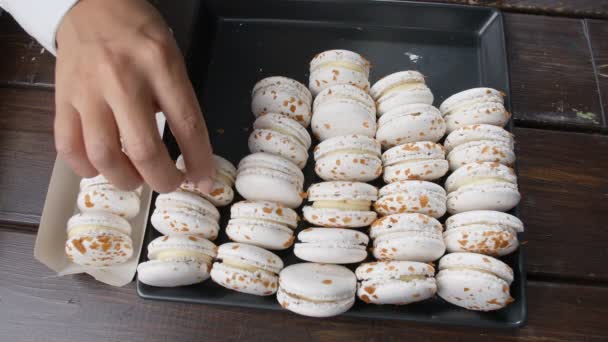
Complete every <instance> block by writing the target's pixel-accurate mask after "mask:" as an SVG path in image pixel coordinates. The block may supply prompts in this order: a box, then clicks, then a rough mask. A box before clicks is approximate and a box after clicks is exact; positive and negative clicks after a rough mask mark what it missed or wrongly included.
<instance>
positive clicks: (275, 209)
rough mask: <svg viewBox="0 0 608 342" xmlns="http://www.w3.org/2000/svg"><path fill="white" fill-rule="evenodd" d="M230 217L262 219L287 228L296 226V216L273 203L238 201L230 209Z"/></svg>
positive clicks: (294, 213) (293, 212)
mask: <svg viewBox="0 0 608 342" xmlns="http://www.w3.org/2000/svg"><path fill="white" fill-rule="evenodd" d="M230 217H231V218H233V219H263V220H267V221H274V222H276V223H280V224H283V225H285V226H287V227H294V228H295V227H296V226H297V225H298V219H299V218H298V214H297V213H296V212H295V211H294V210H293V209H290V208H286V207H284V206H282V205H280V204H278V203H275V202H268V201H240V202H237V203H235V204H234V205H232V207H230Z"/></svg>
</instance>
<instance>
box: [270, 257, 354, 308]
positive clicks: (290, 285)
mask: <svg viewBox="0 0 608 342" xmlns="http://www.w3.org/2000/svg"><path fill="white" fill-rule="evenodd" d="M279 278H280V280H279V282H280V285H281V288H282V289H283V290H284V291H287V292H288V293H290V294H294V295H297V296H300V297H304V298H309V299H312V300H315V301H343V300H347V301H348V300H350V299H354V297H355V292H356V287H357V278H356V277H355V274H354V273H353V272H352V271H351V270H349V269H348V268H346V267H344V266H340V265H331V264H315V263H300V264H293V265H290V266H287V267H285V268H284V269H283V270H282V271H281V273H280V275H279Z"/></svg>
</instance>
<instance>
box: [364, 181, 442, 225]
mask: <svg viewBox="0 0 608 342" xmlns="http://www.w3.org/2000/svg"><path fill="white" fill-rule="evenodd" d="M409 182H418V181H403V182H395V183H391V185H393V184H394V186H391V188H390V190H391V191H390V193H387V194H384V193H383V191H382V189H381V190H380V191H381V193H380V198H379V199H378V201H376V203H374V209H375V210H376V212H378V213H379V214H380V215H390V214H400V213H421V214H425V215H429V216H431V217H434V218H438V217H441V216H443V214H445V211H446V196H445V192H442V191H443V189H441V187H439V186H437V188H438V189H436V190H435V189H433V186H432V185H431V184H433V183H428V182H427V183H428V184H426V185H423V184H421V183H418V184H412V183H409ZM435 185H436V184H435ZM427 186H428V187H429V188H425V187H427ZM383 189H389V188H387V186H385V187H384V188H383ZM393 190H394V191H393ZM438 190H440V191H438ZM385 192H389V191H385Z"/></svg>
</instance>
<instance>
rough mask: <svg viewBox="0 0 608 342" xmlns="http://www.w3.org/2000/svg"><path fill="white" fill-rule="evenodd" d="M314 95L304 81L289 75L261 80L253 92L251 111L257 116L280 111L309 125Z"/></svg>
mask: <svg viewBox="0 0 608 342" xmlns="http://www.w3.org/2000/svg"><path fill="white" fill-rule="evenodd" d="M311 106H312V95H311V94H310V91H309V90H308V88H306V86H305V85H303V84H302V83H300V82H298V81H296V80H293V79H291V78H287V77H281V76H272V77H267V78H264V79H262V80H260V81H259V82H258V83H256V84H255V86H253V91H252V92H251V111H252V112H253V115H255V116H256V117H259V116H262V115H265V114H267V113H278V114H282V115H285V116H288V117H290V118H292V119H294V120H296V121H297V122H298V123H299V124H300V125H302V126H304V127H308V125H309V124H310V118H311V117H312V111H311Z"/></svg>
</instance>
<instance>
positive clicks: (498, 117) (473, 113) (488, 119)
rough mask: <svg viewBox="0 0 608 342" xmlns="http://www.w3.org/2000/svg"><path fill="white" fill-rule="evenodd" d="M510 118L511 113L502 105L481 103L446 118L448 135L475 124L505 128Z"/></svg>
mask: <svg viewBox="0 0 608 342" xmlns="http://www.w3.org/2000/svg"><path fill="white" fill-rule="evenodd" d="M510 118H511V113H509V112H508V111H507V110H506V109H505V107H504V105H503V104H502V103H497V102H489V103H479V104H476V105H474V106H471V107H468V108H464V109H461V110H458V111H456V112H454V113H452V114H449V115H445V116H444V119H445V125H446V131H447V132H448V133H451V132H453V131H455V130H456V129H458V128H460V127H464V126H468V125H475V124H487V125H494V126H499V127H504V126H505V125H506V124H507V122H509V119H510Z"/></svg>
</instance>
